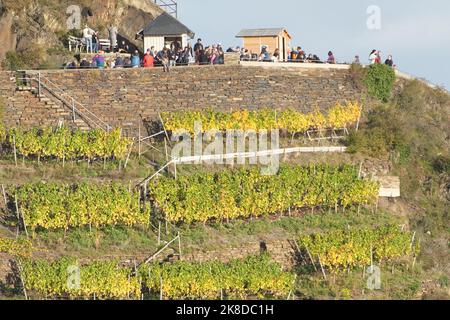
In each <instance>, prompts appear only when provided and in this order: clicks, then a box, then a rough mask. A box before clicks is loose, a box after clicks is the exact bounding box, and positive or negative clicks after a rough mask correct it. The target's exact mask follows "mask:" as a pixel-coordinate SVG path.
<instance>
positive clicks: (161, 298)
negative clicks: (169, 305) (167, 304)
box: [159, 276, 163, 300]
mask: <svg viewBox="0 0 450 320" xmlns="http://www.w3.org/2000/svg"><path fill="white" fill-rule="evenodd" d="M159 278H160V280H161V289H160V290H159V300H163V279H162V276H160V277H159Z"/></svg>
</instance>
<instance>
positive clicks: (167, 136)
mask: <svg viewBox="0 0 450 320" xmlns="http://www.w3.org/2000/svg"><path fill="white" fill-rule="evenodd" d="M158 117H159V120H160V121H161V123H162V126H163V130H164V134H165V135H166V138H167V141H168V142H169V144H170V138H169V135H168V134H167V130H166V126H165V125H164V121H163V119H162V117H161V114H160V113H158ZM170 146H172V145H171V144H170Z"/></svg>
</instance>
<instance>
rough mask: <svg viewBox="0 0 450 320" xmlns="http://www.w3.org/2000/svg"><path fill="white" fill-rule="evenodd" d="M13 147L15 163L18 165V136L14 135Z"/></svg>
mask: <svg viewBox="0 0 450 320" xmlns="http://www.w3.org/2000/svg"><path fill="white" fill-rule="evenodd" d="M13 149H14V163H15V164H16V167H17V149H16V136H15V135H14V136H13Z"/></svg>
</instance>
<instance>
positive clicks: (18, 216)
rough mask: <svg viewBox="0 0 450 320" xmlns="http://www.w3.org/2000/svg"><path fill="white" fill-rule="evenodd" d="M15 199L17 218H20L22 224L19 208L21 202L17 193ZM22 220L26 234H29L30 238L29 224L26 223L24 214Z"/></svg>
mask: <svg viewBox="0 0 450 320" xmlns="http://www.w3.org/2000/svg"><path fill="white" fill-rule="evenodd" d="M14 200H15V204H16V213H17V219H18V220H19V224H20V216H21V214H20V210H19V204H18V202H17V195H15V196H14ZM22 221H23V228H24V229H25V234H26V235H27V238H28V230H27V225H26V223H25V218H24V217H23V215H22Z"/></svg>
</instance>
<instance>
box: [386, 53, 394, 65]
mask: <svg viewBox="0 0 450 320" xmlns="http://www.w3.org/2000/svg"><path fill="white" fill-rule="evenodd" d="M384 64H385V65H387V66H389V67H391V68H392V67H393V66H394V60H393V59H392V55H389V56H388V58H387V59H386V61H385V62H384Z"/></svg>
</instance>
